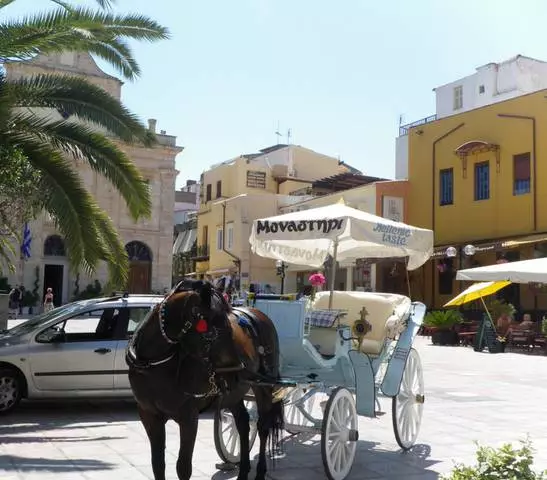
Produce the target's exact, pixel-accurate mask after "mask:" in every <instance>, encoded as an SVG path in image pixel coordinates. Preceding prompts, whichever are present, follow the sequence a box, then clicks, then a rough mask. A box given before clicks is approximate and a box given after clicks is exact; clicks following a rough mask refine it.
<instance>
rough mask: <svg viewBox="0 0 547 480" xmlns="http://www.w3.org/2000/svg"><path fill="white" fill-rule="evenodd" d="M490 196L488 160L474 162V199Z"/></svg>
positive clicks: (484, 198) (485, 198) (483, 198)
mask: <svg viewBox="0 0 547 480" xmlns="http://www.w3.org/2000/svg"><path fill="white" fill-rule="evenodd" d="M489 198H490V165H489V163H488V162H480V163H475V200H488V199H489Z"/></svg>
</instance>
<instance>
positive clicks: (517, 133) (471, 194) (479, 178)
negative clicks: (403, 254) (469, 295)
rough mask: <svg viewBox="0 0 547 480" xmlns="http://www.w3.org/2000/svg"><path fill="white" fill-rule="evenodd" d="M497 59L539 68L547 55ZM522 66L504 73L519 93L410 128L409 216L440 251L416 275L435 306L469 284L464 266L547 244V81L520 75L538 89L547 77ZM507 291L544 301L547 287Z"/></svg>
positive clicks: (528, 306)
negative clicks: (461, 273)
mask: <svg viewBox="0 0 547 480" xmlns="http://www.w3.org/2000/svg"><path fill="white" fill-rule="evenodd" d="M501 65H502V66H503V68H506V67H507V68H509V67H511V71H513V72H515V70H514V69H515V68H516V67H519V66H523V65H524V66H526V65H528V66H529V67H530V69H531V68H532V67H534V68H536V67H537V69H538V72H540V68H544V67H543V66H544V65H545V64H543V62H537V61H534V60H531V59H526V58H525V57H518V58H517V59H513V60H512V61H510V62H509V63H506V64H501ZM492 68H493V67H492ZM492 68H490V67H489V69H487V70H485V72H486V71H488V72H490V71H491V70H492ZM519 68H520V67H519ZM498 70H499V71H500V72H501V71H502V68H501V66H500V68H498ZM518 72H520V73H521V75H522V77H521V76H520V74H519V75H517V74H515V75H513V76H512V77H510V78H512V82H513V83H512V84H510V85H509V84H508V83H507V82H508V80H507V78H506V80H507V82H506V83H505V86H506V90H509V89H512V90H511V91H512V92H515V91H518V92H521V93H520V94H518V95H517V94H516V93H515V94H513V93H511V94H507V95H508V97H504V99H503V100H501V101H500V100H499V99H498V98H494V99H493V101H491V102H489V103H488V104H487V105H479V106H477V107H476V108H471V107H470V108H469V109H463V108H462V112H461V113H457V112H453V114H450V115H445V114H444V113H445V112H444V111H441V115H440V116H439V118H437V119H432V120H430V121H427V122H422V123H417V124H416V125H412V126H410V127H408V128H407V131H406V132H405V138H406V142H407V144H408V179H409V193H408V199H409V208H408V214H409V223H411V224H413V225H417V226H420V227H425V228H430V229H432V230H433V231H434V232H435V245H436V249H435V255H434V259H433V260H431V261H429V262H428V263H427V264H426V265H425V266H424V267H423V268H422V269H420V272H418V273H417V274H416V278H414V287H415V290H416V291H418V292H421V295H420V296H421V298H422V299H423V300H425V302H426V304H427V305H429V306H430V307H435V308H439V307H441V306H442V305H443V304H444V303H445V302H446V301H448V300H449V299H450V298H451V297H453V296H454V295H456V294H457V293H459V292H460V291H461V290H462V289H463V288H465V287H466V285H465V284H464V283H463V282H456V281H455V272H456V270H458V269H461V268H466V267H472V266H478V265H489V264H494V263H496V262H505V261H513V260H518V259H521V260H523V259H527V258H533V257H537V256H543V255H544V252H545V251H547V249H546V248H545V247H546V243H545V242H547V202H546V199H547V187H546V186H545V185H544V184H543V183H542V182H541V181H540V180H539V179H541V178H544V177H545V175H547V161H546V160H545V159H546V158H547V141H546V140H545V138H544V136H542V135H541V132H543V131H544V129H545V131H547V103H546V102H547V100H546V95H547V90H546V89H543V90H538V91H532V92H531V93H527V90H526V89H524V87H523V86H522V85H524V86H526V85H528V87H530V89H532V90H536V89H537V88H536V87H537V86H538V85H543V83H542V82H543V81H544V79H545V78H544V77H541V78H540V75H539V73H538V77H534V78H535V83H534V85H532V86H530V84H529V83H528V84H527V83H526V78H528V77H529V75H530V70H529V69H524V71H523V72H521V71H520V70H517V73H518ZM483 73H484V72H483ZM477 75H478V74H477ZM507 75H508V74H507ZM532 77H533V75H532ZM477 78H479V77H477ZM508 78H509V77H508ZM464 80H465V79H464ZM540 80H541V81H540ZM500 81H501V80H498V83H499V82H500ZM456 83H457V82H456ZM450 85H451V87H450V88H457V86H454V85H456V84H455V83H452V84H450ZM465 85H467V84H465V83H464V86H465ZM469 85H472V82H471V80H469ZM485 85H486V86H485V93H487V92H490V91H491V90H490V89H491V86H489V85H490V84H488V83H486V81H485ZM479 86H480V85H479ZM532 87H533V88H532ZM466 88H467V87H466ZM469 88H470V87H469ZM523 89H524V90H523ZM466 91H467V90H466V89H464V95H465V92H466ZM522 92H524V93H522ZM502 295H503V296H504V298H505V299H506V300H507V301H509V302H511V303H513V304H514V305H515V306H516V307H517V308H520V309H521V310H536V309H547V296H546V295H545V294H544V293H541V292H539V291H538V290H536V289H535V288H533V287H530V286H527V285H524V286H519V285H513V286H510V287H507V288H506V289H504V290H502Z"/></svg>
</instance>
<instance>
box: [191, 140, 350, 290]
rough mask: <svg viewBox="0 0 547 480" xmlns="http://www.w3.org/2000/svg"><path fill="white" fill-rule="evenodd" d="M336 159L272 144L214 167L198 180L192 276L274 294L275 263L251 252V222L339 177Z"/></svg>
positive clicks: (276, 284)
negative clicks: (255, 287) (229, 281)
mask: <svg viewBox="0 0 547 480" xmlns="http://www.w3.org/2000/svg"><path fill="white" fill-rule="evenodd" d="M349 170H350V167H348V166H346V165H345V164H343V162H340V161H339V160H338V159H336V158H333V157H329V156H326V155H322V154H320V153H317V152H314V151H312V150H309V149H306V148H303V147H300V146H296V145H276V146H273V147H270V148H266V149H263V150H261V151H260V152H258V153H253V154H247V155H240V156H239V157H236V158H234V159H232V160H229V161H227V162H223V163H221V164H217V165H214V166H213V167H211V169H209V170H208V171H206V172H204V173H203V174H202V176H201V180H200V185H201V193H200V208H199V212H198V242H197V254H196V275H198V276H208V277H211V278H213V279H214V278H217V277H221V276H229V277H232V278H234V280H235V282H236V284H237V286H238V287H241V288H243V289H246V288H248V286H249V285H250V284H251V283H258V284H260V285H261V286H263V287H264V288H265V289H266V290H268V289H272V290H277V291H279V288H280V279H279V277H277V275H276V269H275V262H274V261H273V260H270V259H266V258H262V257H258V256H256V255H254V254H252V253H251V250H250V244H249V236H250V231H251V230H250V229H251V227H252V223H253V220H255V219H257V218H262V217H268V216H272V215H277V214H278V212H279V211H280V209H281V208H282V207H284V206H288V205H291V204H292V203H295V202H298V201H301V200H303V199H305V198H310V195H309V194H308V193H307V189H308V188H309V187H310V185H311V184H312V183H313V181H314V180H317V179H319V178H323V177H328V176H331V175H335V174H338V173H344V172H347V171H349Z"/></svg>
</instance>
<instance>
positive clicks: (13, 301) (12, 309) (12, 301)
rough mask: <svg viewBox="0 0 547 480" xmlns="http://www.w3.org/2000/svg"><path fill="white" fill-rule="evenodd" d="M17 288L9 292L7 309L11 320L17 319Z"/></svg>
mask: <svg viewBox="0 0 547 480" xmlns="http://www.w3.org/2000/svg"><path fill="white" fill-rule="evenodd" d="M19 293H20V292H19V288H18V286H15V287H14V288H12V289H11V291H10V292H9V298H8V303H9V305H8V308H9V317H10V318H11V319H17V312H18V311H19Z"/></svg>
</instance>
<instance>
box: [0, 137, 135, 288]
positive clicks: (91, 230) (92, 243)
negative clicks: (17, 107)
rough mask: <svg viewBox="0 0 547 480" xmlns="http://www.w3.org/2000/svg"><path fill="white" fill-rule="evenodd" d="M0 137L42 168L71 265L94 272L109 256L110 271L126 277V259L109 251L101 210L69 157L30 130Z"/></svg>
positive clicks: (48, 200) (48, 207) (48, 201)
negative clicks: (100, 227)
mask: <svg viewBox="0 0 547 480" xmlns="http://www.w3.org/2000/svg"><path fill="white" fill-rule="evenodd" d="M0 141H4V142H6V141H9V142H12V143H13V144H14V145H17V147H18V148H19V149H20V150H21V151H22V152H23V153H24V154H25V155H26V156H27V158H28V160H29V162H31V163H32V164H33V165H34V166H35V167H36V168H38V169H39V170H40V171H41V172H42V188H43V189H44V191H46V192H47V195H46V198H45V201H44V204H45V209H46V210H47V211H48V212H50V213H51V214H52V216H53V217H54V218H55V219H56V223H57V228H58V229H59V231H60V232H61V234H62V235H63V236H64V238H65V239H66V243H67V247H68V248H67V254H68V258H69V260H70V263H71V265H72V267H73V268H78V267H80V266H83V267H84V269H85V270H86V271H88V272H91V271H93V270H95V269H96V267H97V265H98V264H99V262H100V261H101V260H107V259H108V262H109V263H110V264H111V265H110V267H111V271H114V272H116V276H117V277H118V278H126V276H127V268H126V263H125V262H124V259H120V258H114V256H113V255H109V254H108V252H107V251H106V246H105V243H104V241H103V240H102V238H101V236H100V230H99V228H98V219H99V218H101V214H102V210H101V209H100V208H99V206H98V205H97V203H96V202H95V200H94V199H93V197H92V196H91V195H90V194H89V192H88V191H87V190H86V189H85V187H84V186H83V183H82V180H81V178H80V177H79V175H78V173H77V172H76V171H75V170H74V169H73V168H72V165H71V164H70V163H69V161H68V160H66V159H65V158H63V157H62V155H61V154H60V153H59V152H57V151H55V150H54V149H53V148H52V147H51V146H49V145H48V144H46V143H43V142H39V141H36V140H35V139H34V138H33V137H32V136H30V135H28V134H13V135H10V137H9V140H8V138H7V137H3V138H1V137H0ZM120 244H121V242H120ZM122 247H123V245H122Z"/></svg>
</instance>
